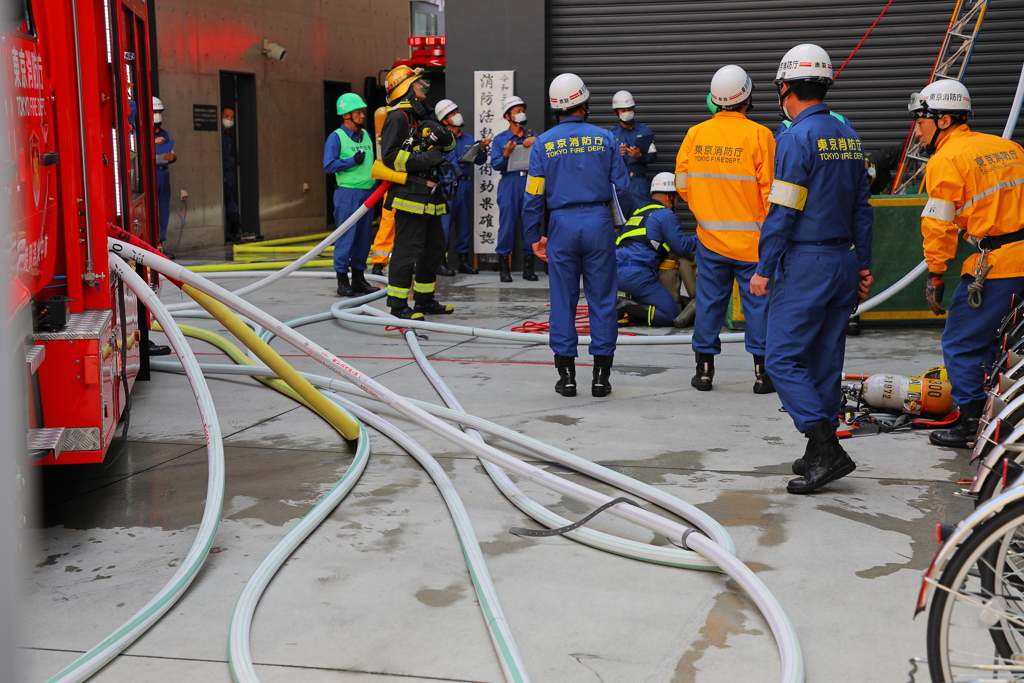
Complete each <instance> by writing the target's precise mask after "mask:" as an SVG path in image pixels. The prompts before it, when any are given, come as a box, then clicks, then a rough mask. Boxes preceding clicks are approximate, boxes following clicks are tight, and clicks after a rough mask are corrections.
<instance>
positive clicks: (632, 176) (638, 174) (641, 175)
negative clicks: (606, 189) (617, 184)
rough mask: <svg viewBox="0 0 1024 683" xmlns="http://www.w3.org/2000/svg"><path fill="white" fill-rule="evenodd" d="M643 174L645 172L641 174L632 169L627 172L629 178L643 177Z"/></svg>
mask: <svg viewBox="0 0 1024 683" xmlns="http://www.w3.org/2000/svg"><path fill="white" fill-rule="evenodd" d="M644 175H645V174H643V173H633V172H632V171H630V173H629V177H630V178H643V177H644Z"/></svg>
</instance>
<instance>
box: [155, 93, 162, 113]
mask: <svg viewBox="0 0 1024 683" xmlns="http://www.w3.org/2000/svg"><path fill="white" fill-rule="evenodd" d="M163 110H164V103H163V102H162V101H161V100H160V98H159V97H157V96H156V95H154V96H153V111H163Z"/></svg>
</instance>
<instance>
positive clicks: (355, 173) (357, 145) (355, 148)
mask: <svg viewBox="0 0 1024 683" xmlns="http://www.w3.org/2000/svg"><path fill="white" fill-rule="evenodd" d="M334 134H335V135H337V136H338V139H339V140H341V149H340V150H339V151H338V158H339V159H351V158H352V157H354V156H355V155H356V152H359V151H363V152H366V157H365V158H364V159H363V163H361V164H359V165H358V166H353V167H352V168H350V169H348V170H347V171H338V172H337V173H335V174H334V179H335V180H337V181H338V187H349V188H352V189H356V190H369V189H370V188H372V187H373V185H374V182H375V181H374V179H373V178H371V177H370V169H371V168H372V167H373V138H372V136H371V135H370V134H369V133H368V132H367V131H365V130H364V131H363V141H362V142H356V141H354V140H353V139H352V138H350V137H349V136H348V133H347V132H346V131H344V130H342V129H341V128H339V129H338V130H336V131H334Z"/></svg>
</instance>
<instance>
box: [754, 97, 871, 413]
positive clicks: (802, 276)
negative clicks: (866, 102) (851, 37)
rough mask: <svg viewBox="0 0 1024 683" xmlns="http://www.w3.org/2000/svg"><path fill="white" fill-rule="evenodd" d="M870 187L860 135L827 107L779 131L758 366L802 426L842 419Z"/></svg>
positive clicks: (764, 233) (761, 265) (867, 246)
mask: <svg viewBox="0 0 1024 683" xmlns="http://www.w3.org/2000/svg"><path fill="white" fill-rule="evenodd" d="M868 186H869V178H868V175H867V168H866V167H865V166H864V153H863V149H862V147H861V141H860V139H859V138H858V137H857V134H856V133H855V132H854V131H853V129H852V128H850V127H849V126H847V125H846V124H845V123H843V122H841V121H839V120H838V119H836V118H835V117H833V116H829V108H828V106H827V105H825V104H816V105H813V106H811V107H808V108H807V109H805V110H804V111H803V112H802V113H801V114H800V115H799V116H797V117H796V119H795V120H794V121H793V125H792V126H791V127H790V128H788V129H786V130H784V131H783V132H782V133H781V134H780V135H779V137H778V147H777V148H776V151H775V182H774V183H773V184H772V189H771V193H770V195H769V197H768V201H769V203H770V204H771V207H770V208H769V210H768V217H767V218H766V219H765V222H764V224H763V225H762V226H761V240H760V243H759V245H758V253H759V254H760V261H759V262H758V264H757V273H758V275H761V276H762V277H769V278H770V277H771V276H772V275H774V276H775V285H774V291H773V292H772V294H773V297H772V305H771V308H770V309H769V311H768V342H767V354H766V358H765V365H766V367H767V370H768V374H769V375H771V378H772V381H773V382H774V383H775V388H776V389H777V390H778V393H779V398H780V399H781V400H782V405H783V406H784V407H785V408H786V411H787V412H788V413H789V415H790V417H792V418H793V422H794V424H795V425H796V428H797V429H798V430H799V431H801V432H804V431H806V430H807V429H808V428H809V427H811V426H812V425H814V424H817V423H818V422H821V421H822V420H828V421H830V422H831V423H832V425H833V426H838V424H839V419H838V414H839V406H840V403H841V391H840V373H841V372H842V369H843V358H844V355H845V351H846V323H847V320H848V319H849V317H850V314H851V313H852V312H853V309H854V307H855V306H856V305H857V288H858V284H859V275H858V271H861V270H868V269H870V268H871V223H872V221H873V220H874V215H873V212H872V209H871V205H870V204H869V203H868V200H869V198H870V194H869V190H868Z"/></svg>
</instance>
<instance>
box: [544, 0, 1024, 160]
mask: <svg viewBox="0 0 1024 683" xmlns="http://www.w3.org/2000/svg"><path fill="white" fill-rule="evenodd" d="M963 1H964V2H967V1H968V0H963ZM549 3H550V5H549V6H550V14H549V17H550V19H549V22H550V23H549V26H548V30H549V41H548V49H549V51H550V52H549V60H548V63H549V67H550V70H551V74H552V75H554V74H558V73H562V72H565V71H571V72H574V73H577V74H579V75H580V76H581V77H582V78H583V79H584V81H585V82H586V83H587V86H588V87H589V88H590V90H591V91H592V92H593V94H594V97H593V99H592V103H593V104H592V105H591V119H590V120H591V121H592V122H593V123H595V124H597V125H599V126H604V127H607V126H611V125H614V124H615V122H616V119H615V117H614V114H613V113H612V112H611V110H610V108H611V97H612V94H613V93H614V92H615V91H617V90H620V89H625V90H629V91H630V92H632V93H633V96H634V98H635V99H636V102H637V120H638V121H642V122H644V123H646V124H647V125H649V126H650V127H651V128H653V129H654V131H655V133H656V134H657V140H658V143H657V144H658V151H659V161H658V163H657V164H655V166H654V167H653V168H652V171H654V172H658V171H670V170H672V169H673V168H674V162H675V154H676V151H677V150H678V149H679V144H680V143H681V142H682V139H683V136H684V135H685V133H686V131H687V129H688V128H689V127H690V126H692V125H694V124H696V123H699V122H701V121H703V120H705V119H706V118H707V117H708V116H709V115H710V114H709V112H708V110H707V107H706V105H705V98H706V96H707V93H708V89H709V86H710V83H711V77H712V76H713V75H714V73H715V71H717V70H718V69H719V68H720V67H722V66H724V65H726V64H739V65H740V66H742V67H743V68H744V69H746V70H747V73H748V74H749V75H750V77H751V79H752V80H753V81H754V84H755V92H754V102H755V108H754V110H753V111H752V112H750V114H749V115H750V117H751V118H752V119H754V120H756V121H758V122H759V123H762V124H764V125H766V126H768V127H769V128H771V129H772V130H774V129H775V128H776V127H777V126H778V125H779V122H780V120H781V119H780V116H779V108H778V104H777V96H776V94H775V88H774V86H773V85H772V82H771V81H772V79H773V78H774V77H775V72H776V68H777V66H778V63H779V60H780V59H781V58H782V56H783V55H784V54H785V53H786V51H787V50H788V49H789V48H791V47H793V46H794V45H797V44H799V43H816V44H818V45H821V46H822V47H823V48H825V50H826V51H827V52H828V53H829V56H830V57H831V58H832V62H833V66H834V68H835V69H838V68H839V66H840V65H841V64H842V63H843V62H844V61H845V60H846V58H847V56H849V54H850V53H851V52H852V50H853V49H854V47H855V46H856V45H857V43H858V42H859V41H860V39H861V38H862V37H863V36H864V33H865V32H866V31H867V30H868V28H869V27H870V26H871V24H872V22H874V21H875V19H876V17H877V16H878V14H879V12H881V10H882V8H884V7H885V4H886V3H885V0H842V1H841V2H833V1H831V0H830V1H829V2H819V3H807V2H806V1H805V0H758V1H750V0H714V1H707V0H700V1H690V2H633V3H631V2H623V0H549ZM954 6H955V2H953V1H952V0H941V1H939V0H895V2H893V3H892V6H891V7H890V8H889V10H888V11H887V12H886V14H885V16H883V17H882V19H881V21H880V22H879V23H878V26H876V27H875V29H874V31H873V32H872V33H871V35H870V36H869V37H868V39H867V40H866V41H865V43H864V45H863V46H861V48H860V50H859V51H858V52H857V54H856V55H855V56H854V57H853V59H852V60H851V61H850V63H849V64H848V65H847V67H846V69H845V70H844V71H843V72H842V75H841V76H840V77H839V79H838V80H837V82H836V84H835V85H834V86H833V88H832V89H831V91H830V92H829V96H828V99H827V102H828V104H829V105H830V106H831V107H832V108H833V109H834V110H836V111H838V112H840V113H842V114H845V115H846V116H848V117H849V118H850V119H851V120H852V121H853V124H854V127H855V128H856V129H857V132H858V133H859V134H860V136H861V138H862V139H863V140H864V142H865V147H866V149H868V150H873V149H878V148H881V147H885V146H888V145H894V144H901V145H902V144H903V142H904V140H905V139H906V136H907V132H908V131H909V129H910V120H909V118H908V117H907V109H906V105H907V102H908V101H909V96H910V93H911V92H913V91H915V90H920V89H921V88H922V87H923V86H924V85H925V83H926V81H927V79H928V75H929V73H930V72H931V69H932V63H933V62H934V60H935V56H936V54H937V52H938V50H939V46H940V45H941V43H942V38H943V36H944V34H945V30H946V26H947V24H948V22H949V19H950V16H951V15H952V12H953V9H954ZM1021 35H1024V3H1022V2H1021V1H1020V0H990V3H989V8H988V12H987V15H986V18H985V22H984V25H983V28H982V31H981V33H980V37H979V40H978V43H977V45H976V47H975V51H974V55H973V57H972V59H971V62H970V66H969V68H968V70H967V76H966V78H965V79H964V83H965V85H966V86H967V87H968V88H969V89H970V91H971V95H972V99H973V100H974V107H975V111H976V112H978V113H979V115H978V116H977V118H975V119H974V121H973V122H972V127H973V128H974V129H976V130H980V131H983V132H986V133H994V134H996V135H999V134H1001V133H1002V129H1003V126H1004V125H1005V123H1006V116H1007V113H1008V111H1009V108H1010V103H1011V101H1012V100H1013V95H1014V91H1015V90H1016V86H1017V80H1018V78H1019V75H1020V70H1021V63H1022V61H1024V41H1021V40H1020V36H1021ZM1022 130H1024V124H1019V125H1018V127H1017V131H1018V134H1017V136H1016V137H1017V139H1018V140H1019V139H1020V131H1022Z"/></svg>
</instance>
